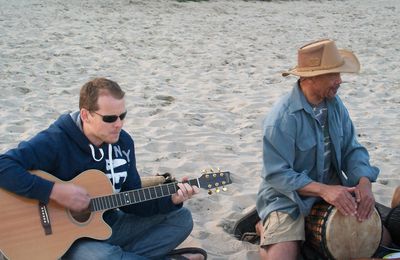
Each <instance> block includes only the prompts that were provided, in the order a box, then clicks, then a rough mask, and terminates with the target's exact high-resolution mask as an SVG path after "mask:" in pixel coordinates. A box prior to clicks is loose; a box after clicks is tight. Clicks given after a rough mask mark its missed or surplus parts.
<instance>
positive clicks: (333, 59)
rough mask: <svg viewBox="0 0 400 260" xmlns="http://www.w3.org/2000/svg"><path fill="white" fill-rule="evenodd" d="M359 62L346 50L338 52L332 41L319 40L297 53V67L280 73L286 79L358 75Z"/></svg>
mask: <svg viewBox="0 0 400 260" xmlns="http://www.w3.org/2000/svg"><path fill="white" fill-rule="evenodd" d="M359 71H360V62H359V61H358V59H357V57H356V56H355V55H354V54H353V53H352V52H351V51H348V50H338V49H337V47H336V45H335V42H334V41H332V40H327V39H325V40H319V41H316V42H312V43H309V44H307V45H304V46H303V47H301V48H300V49H299V50H298V52H297V66H296V67H294V68H293V69H291V70H289V71H285V72H283V73H282V76H284V77H286V76H288V75H289V74H293V75H296V76H299V77H313V76H318V75H323V74H328V73H337V72H347V73H358V72H359Z"/></svg>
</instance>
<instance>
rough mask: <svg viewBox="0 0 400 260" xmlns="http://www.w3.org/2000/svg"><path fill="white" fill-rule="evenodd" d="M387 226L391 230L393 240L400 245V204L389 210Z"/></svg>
mask: <svg viewBox="0 0 400 260" xmlns="http://www.w3.org/2000/svg"><path fill="white" fill-rule="evenodd" d="M385 226H386V228H387V229H388V230H389V232H390V235H391V236H392V240H393V242H395V243H396V244H397V245H400V205H399V206H397V207H395V208H394V209H392V210H391V211H390V212H389V215H388V217H387V218H386V221H385Z"/></svg>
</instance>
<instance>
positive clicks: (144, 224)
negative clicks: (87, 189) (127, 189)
mask: <svg viewBox="0 0 400 260" xmlns="http://www.w3.org/2000/svg"><path fill="white" fill-rule="evenodd" d="M113 219H114V221H113V222H114V223H113V224H112V225H111V228H112V235H111V237H110V238H109V239H107V240H104V241H99V240H94V239H90V238H80V239H78V240H77V241H75V242H74V243H73V244H72V246H71V247H70V249H69V250H68V251H67V253H66V254H65V255H64V256H63V257H62V259H76V260H82V259H85V260H91V259H92V260H102V259H104V260H113V259H120V260H125V259H135V260H136V259H137V260H139V259H140V260H142V259H143V260H144V259H165V255H166V254H167V253H168V252H170V251H171V250H173V249H175V248H176V247H177V246H178V245H179V244H180V243H182V242H183V241H184V240H185V239H186V238H187V237H188V236H189V234H190V232H191V231H192V228H193V219H192V215H191V213H190V211H189V210H188V209H186V208H181V209H178V210H175V211H172V212H170V213H168V214H160V215H155V216H151V217H139V216H136V215H133V214H126V213H124V212H122V211H119V210H118V211H115V213H113Z"/></svg>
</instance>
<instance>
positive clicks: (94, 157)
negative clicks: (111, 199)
mask: <svg viewBox="0 0 400 260" xmlns="http://www.w3.org/2000/svg"><path fill="white" fill-rule="evenodd" d="M89 147H90V150H91V151H92V157H93V160H95V161H96V162H100V161H101V160H103V158H104V151H103V149H101V148H99V151H100V154H101V157H100V159H97V158H96V154H95V152H94V147H93V145H92V144H89ZM108 161H109V164H110V170H111V178H112V187H113V191H114V193H115V187H114V185H115V174H114V164H113V160H112V145H111V144H108Z"/></svg>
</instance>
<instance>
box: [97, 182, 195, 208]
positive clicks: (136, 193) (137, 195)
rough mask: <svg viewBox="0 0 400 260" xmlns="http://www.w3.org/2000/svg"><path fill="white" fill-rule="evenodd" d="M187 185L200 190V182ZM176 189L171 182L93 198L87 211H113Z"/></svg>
mask: <svg viewBox="0 0 400 260" xmlns="http://www.w3.org/2000/svg"><path fill="white" fill-rule="evenodd" d="M188 183H189V184H190V185H192V186H197V187H199V188H200V182H199V180H198V179H192V180H189V181H188ZM178 189H179V188H178V185H177V183H176V182H173V183H168V184H162V185H157V186H152V187H147V188H141V189H137V190H131V191H124V192H120V193H116V194H112V195H107V196H101V197H95V198H92V199H91V200H90V204H89V210H90V211H92V212H93V211H101V210H107V209H114V208H119V207H123V206H128V205H132V204H136V203H140V202H144V201H148V200H153V199H158V198H162V197H167V196H170V195H172V194H174V193H176V192H177V190H178Z"/></svg>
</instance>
